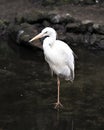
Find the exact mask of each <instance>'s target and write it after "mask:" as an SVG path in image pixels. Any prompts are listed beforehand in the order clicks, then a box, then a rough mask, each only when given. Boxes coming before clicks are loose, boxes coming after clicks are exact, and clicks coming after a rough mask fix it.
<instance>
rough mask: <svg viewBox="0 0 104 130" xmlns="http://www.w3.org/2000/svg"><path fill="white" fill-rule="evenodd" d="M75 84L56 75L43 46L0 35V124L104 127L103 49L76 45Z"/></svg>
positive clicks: (51, 129)
mask: <svg viewBox="0 0 104 130" xmlns="http://www.w3.org/2000/svg"><path fill="white" fill-rule="evenodd" d="M74 51H75V53H76V54H77V55H78V61H76V78H75V81H74V83H73V84H71V83H69V82H66V81H64V80H61V95H60V96H61V97H60V98H61V102H62V104H63V105H64V108H63V109H62V110H60V111H57V110H54V106H53V103H54V102H56V96H57V87H56V77H55V76H54V77H53V78H52V77H51V76H50V72H49V68H48V65H47V64H46V62H45V61H44V57H43V53H42V51H40V50H38V51H36V50H35V49H34V50H33V49H31V48H26V47H20V46H16V45H15V44H14V45H13V44H11V43H8V44H7V42H5V41H0V130H104V52H100V51H98V52H95V51H94V52H91V51H88V50H84V49H76V48H74Z"/></svg>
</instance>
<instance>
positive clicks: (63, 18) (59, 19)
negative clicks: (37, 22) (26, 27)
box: [49, 13, 75, 24]
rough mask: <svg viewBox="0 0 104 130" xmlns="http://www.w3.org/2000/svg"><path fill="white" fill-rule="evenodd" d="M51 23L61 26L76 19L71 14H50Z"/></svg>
mask: <svg viewBox="0 0 104 130" xmlns="http://www.w3.org/2000/svg"><path fill="white" fill-rule="evenodd" d="M49 18H50V22H51V23H53V24H60V23H72V22H74V21H75V19H74V18H73V17H72V16H71V15H70V14H69V13H66V14H57V13H50V14H49Z"/></svg>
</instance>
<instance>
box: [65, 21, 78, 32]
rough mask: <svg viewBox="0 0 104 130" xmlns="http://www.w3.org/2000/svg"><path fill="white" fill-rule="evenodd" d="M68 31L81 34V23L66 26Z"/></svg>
mask: <svg viewBox="0 0 104 130" xmlns="http://www.w3.org/2000/svg"><path fill="white" fill-rule="evenodd" d="M66 31H67V32H74V33H78V32H80V23H68V24H67V25H66Z"/></svg>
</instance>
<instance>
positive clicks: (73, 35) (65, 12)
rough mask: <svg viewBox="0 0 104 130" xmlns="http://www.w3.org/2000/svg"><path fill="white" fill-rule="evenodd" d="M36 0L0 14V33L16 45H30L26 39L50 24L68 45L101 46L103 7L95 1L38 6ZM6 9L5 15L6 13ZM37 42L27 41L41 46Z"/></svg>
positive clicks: (102, 45) (102, 47) (90, 47)
mask: <svg viewBox="0 0 104 130" xmlns="http://www.w3.org/2000/svg"><path fill="white" fill-rule="evenodd" d="M17 3H19V2H17ZM9 4H10V3H9ZM11 4H13V2H12V3H11ZM21 4H23V3H21ZM37 4H38V5H37ZM37 4H36V3H31V2H30V3H28V6H26V7H25V9H24V10H22V9H19V10H20V11H21V12H18V10H15V13H13V15H12V16H8V17H5V15H1V20H0V36H1V37H2V36H3V37H6V36H8V38H9V39H11V40H12V41H14V43H17V44H18V45H21V44H24V45H30V43H28V41H29V39H31V38H32V37H33V36H35V35H36V34H38V33H39V32H40V31H41V30H42V29H43V28H44V27H47V26H51V27H53V28H55V30H56V31H57V33H58V39H60V40H63V41H65V42H67V43H68V44H69V45H72V46H84V47H86V48H89V49H104V23H103V20H104V19H103V14H104V8H103V7H99V6H98V5H90V6H87V7H86V6H85V7H84V6H83V7H82V6H81V5H73V4H67V5H55V6H53V5H52V6H44V5H41V6H39V3H37ZM15 5H16V3H15ZM33 6H34V7H33ZM16 7H18V6H16ZM28 7H29V9H28ZM30 7H31V8H30ZM20 8H22V6H21V7H20ZM12 9H13V8H12ZM75 10H76V11H75ZM78 11H79V12H78ZM94 11H95V12H94ZM9 13H10V12H8V15H10V14H9ZM87 13H89V14H87ZM84 15H85V16H84ZM91 15H92V17H91ZM97 18H98V19H97ZM39 43H40V42H39V41H37V42H35V44H34V43H33V44H31V45H32V46H38V47H40V48H42V46H41V44H39Z"/></svg>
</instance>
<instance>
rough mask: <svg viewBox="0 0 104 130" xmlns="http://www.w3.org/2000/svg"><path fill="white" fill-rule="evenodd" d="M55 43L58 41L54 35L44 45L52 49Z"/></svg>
mask: <svg viewBox="0 0 104 130" xmlns="http://www.w3.org/2000/svg"><path fill="white" fill-rule="evenodd" d="M55 41H56V35H54V34H53V35H51V36H49V37H47V38H45V39H44V41H43V45H44V44H45V45H46V46H50V47H51V46H52V45H53V44H54V43H55Z"/></svg>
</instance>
